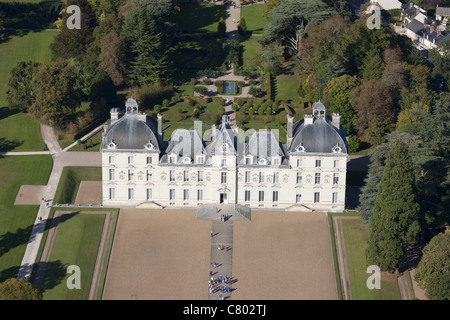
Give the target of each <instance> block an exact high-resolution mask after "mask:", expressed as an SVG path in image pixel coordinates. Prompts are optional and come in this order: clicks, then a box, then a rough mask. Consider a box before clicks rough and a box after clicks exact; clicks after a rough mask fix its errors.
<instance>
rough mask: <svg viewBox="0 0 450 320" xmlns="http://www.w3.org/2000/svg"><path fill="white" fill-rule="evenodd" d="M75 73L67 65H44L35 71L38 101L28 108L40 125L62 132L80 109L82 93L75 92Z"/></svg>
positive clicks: (62, 62) (34, 83) (34, 81)
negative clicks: (56, 128)
mask: <svg viewBox="0 0 450 320" xmlns="http://www.w3.org/2000/svg"><path fill="white" fill-rule="evenodd" d="M76 80H77V75H76V72H75V70H74V68H73V66H72V65H70V64H69V63H68V62H65V61H62V60H58V61H57V62H56V63H54V64H48V63H43V64H42V65H41V66H40V67H39V68H38V69H37V71H36V76H35V77H34V78H33V82H32V86H33V88H34V90H35V101H34V103H33V104H32V105H31V107H30V108H29V112H30V113H31V115H32V116H33V117H34V118H36V119H38V120H39V121H40V122H41V123H44V124H47V125H50V126H53V127H58V128H62V127H64V124H65V123H66V121H67V120H69V119H70V117H71V116H72V115H73V114H74V112H75V110H76V108H77V107H79V106H80V105H81V93H80V92H79V91H78V90H77V89H76V88H75V83H76Z"/></svg>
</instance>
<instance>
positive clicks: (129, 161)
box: [128, 156, 134, 164]
mask: <svg viewBox="0 0 450 320" xmlns="http://www.w3.org/2000/svg"><path fill="white" fill-rule="evenodd" d="M133 161H134V159H133V157H132V156H129V157H128V164H133Z"/></svg>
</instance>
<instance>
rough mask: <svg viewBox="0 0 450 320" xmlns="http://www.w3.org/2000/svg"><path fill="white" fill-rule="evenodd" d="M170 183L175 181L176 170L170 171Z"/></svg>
mask: <svg viewBox="0 0 450 320" xmlns="http://www.w3.org/2000/svg"><path fill="white" fill-rule="evenodd" d="M169 181H175V170H170V172H169Z"/></svg>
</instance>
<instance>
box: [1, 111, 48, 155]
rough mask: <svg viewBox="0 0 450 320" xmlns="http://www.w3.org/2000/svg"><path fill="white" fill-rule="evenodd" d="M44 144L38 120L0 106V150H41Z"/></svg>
mask: <svg viewBox="0 0 450 320" xmlns="http://www.w3.org/2000/svg"><path fill="white" fill-rule="evenodd" d="M44 146H45V144H44V141H43V140H42V138H41V133H40V126H39V122H37V121H36V120H34V119H33V118H31V116H30V115H29V114H25V113H15V112H12V111H11V110H10V109H9V108H8V107H4V108H0V152H8V151H42V150H43V148H44Z"/></svg>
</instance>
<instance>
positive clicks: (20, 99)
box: [7, 60, 40, 112]
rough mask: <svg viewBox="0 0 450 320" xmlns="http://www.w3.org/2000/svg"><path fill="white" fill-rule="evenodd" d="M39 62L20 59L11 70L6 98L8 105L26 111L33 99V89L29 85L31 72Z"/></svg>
mask: <svg viewBox="0 0 450 320" xmlns="http://www.w3.org/2000/svg"><path fill="white" fill-rule="evenodd" d="M39 65H40V64H39V62H35V61H32V60H28V61H20V62H18V63H17V65H16V66H15V67H14V68H13V69H12V70H11V76H10V77H9V83H8V86H9V88H8V91H7V95H8V96H7V100H8V107H9V108H11V109H18V110H20V111H22V112H26V111H27V110H28V107H30V106H31V104H32V103H33V101H34V91H33V87H32V85H31V83H32V80H33V74H34V73H35V72H36V69H37V68H38V67H39Z"/></svg>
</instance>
